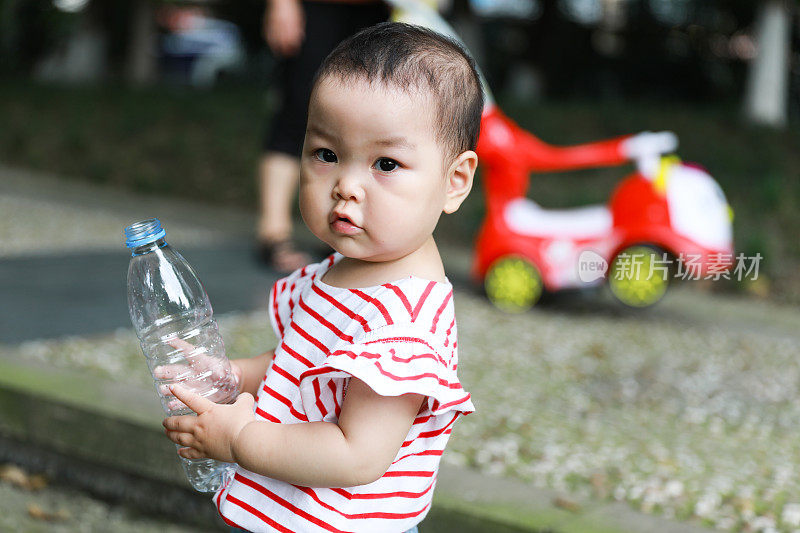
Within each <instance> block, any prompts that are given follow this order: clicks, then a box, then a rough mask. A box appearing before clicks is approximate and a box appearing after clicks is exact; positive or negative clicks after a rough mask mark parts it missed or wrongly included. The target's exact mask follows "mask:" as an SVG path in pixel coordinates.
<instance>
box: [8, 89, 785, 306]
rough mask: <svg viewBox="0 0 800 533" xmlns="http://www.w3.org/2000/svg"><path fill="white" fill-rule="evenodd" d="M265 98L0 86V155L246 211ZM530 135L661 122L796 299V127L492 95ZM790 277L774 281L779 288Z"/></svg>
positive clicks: (588, 191)
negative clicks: (717, 187)
mask: <svg viewBox="0 0 800 533" xmlns="http://www.w3.org/2000/svg"><path fill="white" fill-rule="evenodd" d="M275 101H277V100H276V99H275V98H270V93H268V92H267V91H266V90H262V89H259V88H258V87H224V88H220V89H215V90H213V91H196V90H190V89H181V88H164V87H158V88H148V89H138V90H135V89H131V88H127V87H123V86H103V87H58V86H48V85H37V84H33V83H31V82H22V81H11V82H9V81H5V82H2V83H0V124H2V125H3V127H2V128H0V162H3V163H6V164H11V165H17V166H24V167H28V168H33V169H39V170H46V171H50V172H55V173H58V174H60V175H63V176H68V177H71V178H75V179H84V180H90V181H93V182H97V183H105V184H110V185H115V186H120V187H124V188H128V189H133V190H137V191H140V192H148V193H157V194H165V195H171V196H182V197H189V198H195V199H201V200H208V201H212V202H219V203H225V204H232V205H239V206H243V207H246V208H250V209H255V207H256V193H257V189H256V182H255V179H254V178H255V169H256V163H257V160H258V156H259V152H260V146H261V139H262V136H263V132H264V128H265V124H264V121H265V117H267V116H268V114H269V112H270V110H271V109H272V107H273V106H274V104H273V102H275ZM502 105H503V108H504V109H505V111H506V112H507V114H508V115H509V116H511V117H513V118H514V119H515V120H516V121H517V122H518V123H519V124H520V125H522V126H523V127H525V128H527V129H529V130H530V131H532V132H534V133H535V134H536V135H538V136H540V137H541V138H542V139H543V140H545V141H547V142H550V143H554V144H575V143H582V142H588V141H593V140H599V139H603V138H608V137H614V136H618V135H623V134H627V133H634V132H638V131H644V130H654V131H656V130H663V129H667V130H672V131H675V132H676V133H677V134H678V136H679V138H680V140H681V146H680V149H679V155H680V156H681V157H682V158H683V159H684V160H685V161H693V162H697V163H700V164H701V165H703V166H704V167H705V168H707V169H708V170H709V172H710V173H711V174H712V175H713V176H714V177H715V178H716V179H717V180H718V181H719V182H720V184H721V186H722V188H723V190H724V191H725V192H726V194H727V196H728V199H729V201H730V203H731V204H732V206H733V208H734V211H735V213H736V219H735V223H734V224H735V236H736V248H737V251H740V252H745V253H746V254H747V255H752V254H755V253H756V252H760V253H761V254H762V256H764V258H765V259H764V262H763V263H762V272H766V273H768V274H769V276H770V278H771V279H773V280H774V282H775V285H777V287H774V289H773V291H772V292H773V293H776V294H800V290H798V287H800V282H798V276H797V274H795V273H794V272H795V271H797V270H798V269H797V266H798V264H800V241H798V240H797V239H796V234H797V228H798V227H800V179H798V178H799V177H800V151H798V150H797V147H798V146H800V130H798V128H797V127H796V125H793V126H795V127H790V128H788V129H787V130H786V131H772V130H768V129H763V128H755V127H751V126H747V125H745V124H743V122H742V121H741V119H740V113H739V110H738V109H737V107H736V106H735V105H733V104H716V105H711V106H709V105H699V104H688V103H682V102H675V103H663V102H652V101H616V102H610V103H609V102H605V103H601V102H575V101H569V102H545V103H528V102H519V101H515V102H505V103H503V104H502ZM631 168H632V167H631V166H627V167H622V168H610V169H596V170H587V171H579V172H569V173H562V174H557V173H554V174H546V175H542V174H537V175H533V176H532V178H531V187H530V192H529V194H530V196H531V197H533V198H534V199H536V200H537V201H538V202H539V203H541V204H542V205H544V206H546V207H567V206H579V205H586V204H590V203H599V202H604V201H606V200H607V198H608V197H609V195H610V193H611V191H612V190H613V188H614V186H615V185H616V184H617V183H618V182H619V181H620V179H621V178H622V177H623V176H624V175H625V174H626V173H627V172H628V171H629V170H630V169H631ZM476 192H477V193H478V194H472V195H471V197H470V198H469V199H468V201H467V203H466V204H465V205H464V207H463V208H462V210H461V211H460V212H459V215H458V216H455V217H445V219H444V220H443V222H442V231H440V235H447V236H448V237H449V238H451V239H458V240H460V241H462V242H465V243H466V242H469V241H470V239H471V237H472V235H473V234H474V233H475V231H476V230H477V228H478V226H479V223H480V219H481V216H482V213H483V198H482V195H481V194H480V193H479V192H480V185H479V184H478V185H477V187H476ZM787 285H788V286H791V288H790V289H789V290H785V287H784V286H787Z"/></svg>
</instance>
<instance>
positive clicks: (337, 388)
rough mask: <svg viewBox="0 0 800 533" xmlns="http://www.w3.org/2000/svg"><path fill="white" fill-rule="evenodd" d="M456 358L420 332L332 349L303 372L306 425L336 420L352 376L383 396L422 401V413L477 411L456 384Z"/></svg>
mask: <svg viewBox="0 0 800 533" xmlns="http://www.w3.org/2000/svg"><path fill="white" fill-rule="evenodd" d="M455 359H456V356H455V352H454V351H453V350H447V349H445V348H444V347H442V346H437V344H436V341H435V339H434V337H433V336H432V335H430V333H428V332H427V331H424V330H421V328H418V329H409V327H408V326H398V325H392V326H385V327H383V328H379V329H377V330H375V331H372V332H370V333H367V334H365V335H364V336H363V337H362V338H359V339H357V342H356V343H353V344H347V345H345V346H338V347H336V349H334V350H332V351H331V353H330V354H329V355H328V356H327V357H326V358H325V360H324V361H323V363H322V364H321V365H319V366H316V367H314V368H310V369H308V370H306V371H305V372H303V374H302V375H301V376H300V396H301V398H302V402H303V407H304V409H305V411H306V414H307V415H309V420H326V421H335V420H337V419H338V417H339V412H340V409H341V404H342V401H343V399H344V392H345V388H346V385H347V380H348V379H349V378H350V377H353V376H354V377H357V378H358V379H360V380H361V381H363V382H364V383H366V384H367V385H369V386H370V387H371V388H372V390H374V391H375V392H377V393H378V394H380V395H382V396H400V395H401V394H407V393H416V394H422V395H423V396H426V397H427V401H426V407H425V408H424V409H423V410H422V411H421V414H431V415H434V416H436V415H440V414H444V413H447V412H448V411H460V412H461V413H462V414H467V413H471V412H472V411H474V410H475V408H474V407H473V405H472V400H471V398H470V394H469V393H468V392H466V391H465V390H464V389H463V388H462V386H461V383H460V382H459V380H458V376H457V374H456V367H457V364H456V363H457V361H455Z"/></svg>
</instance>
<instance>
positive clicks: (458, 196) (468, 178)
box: [443, 150, 478, 215]
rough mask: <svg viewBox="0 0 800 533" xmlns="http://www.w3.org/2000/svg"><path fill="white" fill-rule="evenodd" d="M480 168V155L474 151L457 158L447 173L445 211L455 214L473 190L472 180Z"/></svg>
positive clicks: (468, 151) (463, 153)
mask: <svg viewBox="0 0 800 533" xmlns="http://www.w3.org/2000/svg"><path fill="white" fill-rule="evenodd" d="M477 167H478V154H476V153H475V152H473V151H472V150H467V151H466V152H462V153H461V154H459V155H458V157H456V158H455V159H454V160H453V162H452V164H451V165H450V168H449V170H448V171H447V200H446V201H445V203H444V209H443V211H444V212H445V213H447V214H448V215H449V214H450V213H454V212H455V211H456V210H458V208H459V207H460V206H461V203H462V202H463V201H464V199H465V198H466V197H467V195H468V194H469V191H470V190H471V189H472V179H473V178H474V177H475V169H476V168H477Z"/></svg>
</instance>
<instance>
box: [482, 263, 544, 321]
mask: <svg viewBox="0 0 800 533" xmlns="http://www.w3.org/2000/svg"><path fill="white" fill-rule="evenodd" d="M483 285H484V287H485V288H486V295H487V296H488V297H489V300H490V301H491V302H492V303H493V304H494V305H495V306H497V307H498V308H499V309H502V310H503V311H506V312H509V313H521V312H523V311H526V310H528V309H530V308H531V307H532V306H533V305H534V304H535V303H536V302H537V301H538V300H539V297H540V296H541V295H542V277H541V276H540V275H539V271H538V270H537V269H536V267H535V266H533V264H531V262H530V261H528V260H527V259H524V258H522V257H518V256H506V257H501V258H500V259H498V260H497V261H495V262H494V263H493V264H492V266H491V267H489V271H488V272H487V273H486V278H485V279H484V281H483Z"/></svg>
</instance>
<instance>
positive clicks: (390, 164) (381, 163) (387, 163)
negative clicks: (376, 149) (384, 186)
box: [375, 157, 400, 172]
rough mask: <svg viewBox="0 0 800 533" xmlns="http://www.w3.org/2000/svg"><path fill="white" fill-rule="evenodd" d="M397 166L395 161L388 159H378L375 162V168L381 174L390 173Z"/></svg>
mask: <svg viewBox="0 0 800 533" xmlns="http://www.w3.org/2000/svg"><path fill="white" fill-rule="evenodd" d="M398 166H400V165H398V164H397V161H395V160H393V159H389V158H388V157H381V158H380V159H378V160H377V161H375V168H377V169H378V170H380V171H381V172H391V171H393V170H394V169H396V168H397V167H398Z"/></svg>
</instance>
